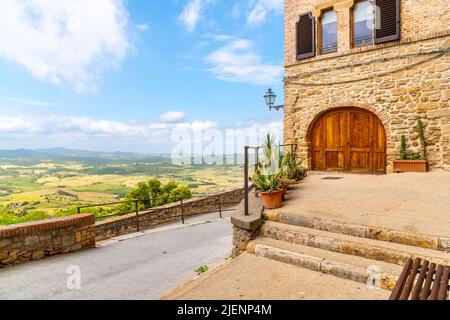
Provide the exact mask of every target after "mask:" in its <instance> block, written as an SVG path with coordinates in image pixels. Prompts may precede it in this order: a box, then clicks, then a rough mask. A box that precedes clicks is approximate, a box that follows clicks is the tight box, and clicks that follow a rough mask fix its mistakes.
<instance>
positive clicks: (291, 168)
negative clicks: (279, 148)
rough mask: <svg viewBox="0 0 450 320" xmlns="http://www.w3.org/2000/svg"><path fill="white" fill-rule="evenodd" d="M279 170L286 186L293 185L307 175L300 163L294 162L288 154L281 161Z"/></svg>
mask: <svg viewBox="0 0 450 320" xmlns="http://www.w3.org/2000/svg"><path fill="white" fill-rule="evenodd" d="M281 170H282V171H283V173H284V178H285V180H286V181H287V182H288V185H291V184H295V183H297V182H299V181H301V180H303V178H304V177H306V175H307V170H306V169H305V168H303V167H302V161H298V160H296V159H295V158H294V157H293V156H292V155H291V153H290V152H287V153H286V154H285V155H284V157H283V160H282V161H281Z"/></svg>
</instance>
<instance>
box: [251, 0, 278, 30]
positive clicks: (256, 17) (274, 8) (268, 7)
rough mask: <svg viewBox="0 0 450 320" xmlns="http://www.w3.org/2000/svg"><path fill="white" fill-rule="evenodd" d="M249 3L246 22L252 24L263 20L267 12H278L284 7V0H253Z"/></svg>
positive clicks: (257, 23)
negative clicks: (250, 5)
mask: <svg viewBox="0 0 450 320" xmlns="http://www.w3.org/2000/svg"><path fill="white" fill-rule="evenodd" d="M251 4H252V7H251V10H250V13H249V14H248V16H247V23H248V24H249V25H253V26H255V25H259V24H261V23H263V22H265V21H266V19H267V15H268V13H269V12H274V13H275V14H280V13H282V12H283V9H284V0H253V1H252V2H251Z"/></svg>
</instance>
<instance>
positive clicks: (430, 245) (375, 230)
mask: <svg viewBox="0 0 450 320" xmlns="http://www.w3.org/2000/svg"><path fill="white" fill-rule="evenodd" d="M267 215H268V219H269V220H270V221H274V222H281V223H285V224H289V225H296V226H299V227H306V228H313V229H318V230H323V231H330V232H334V233H342V234H346V235H351V236H355V237H361V238H369V239H373V240H381V241H386V242H393V243H400V244H406V245H409V246H415V247H421V248H427V249H435V250H440V251H445V252H450V237H445V236H442V235H440V236H438V235H429V234H421V233H412V232H407V231H404V230H398V229H390V228H385V227H380V226H366V225H362V224H356V223H352V222H347V221H337V220H333V219H329V218H324V217H318V216H313V215H304V214H303V215H302V214H299V213H292V212H283V211H280V210H274V211H267Z"/></svg>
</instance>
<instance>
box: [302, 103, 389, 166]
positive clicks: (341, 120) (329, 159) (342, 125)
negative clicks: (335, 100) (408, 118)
mask: <svg viewBox="0 0 450 320" xmlns="http://www.w3.org/2000/svg"><path fill="white" fill-rule="evenodd" d="M310 138H311V140H310V141H311V148H312V150H311V152H312V153H311V157H312V159H311V160H312V169H313V170H318V171H345V172H356V173H386V132H385V130H384V127H383V124H382V123H381V121H380V119H378V117H377V116H376V115H375V114H373V113H371V112H370V111H367V110H365V109H361V108H350V107H349V108H337V109H331V110H330V111H327V112H325V113H323V114H322V115H320V117H319V118H317V119H316V121H315V122H314V123H313V126H312V130H311V136H310Z"/></svg>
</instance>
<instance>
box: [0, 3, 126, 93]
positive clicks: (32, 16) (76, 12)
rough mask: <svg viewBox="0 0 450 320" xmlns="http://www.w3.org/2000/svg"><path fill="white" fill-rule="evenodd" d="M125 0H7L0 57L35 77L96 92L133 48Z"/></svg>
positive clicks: (1, 15) (0, 17) (0, 13)
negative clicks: (105, 74) (102, 78)
mask: <svg viewBox="0 0 450 320" xmlns="http://www.w3.org/2000/svg"><path fill="white" fill-rule="evenodd" d="M127 24H128V13H127V11H126V9H125V7H124V5H123V2H122V0H95V1H92V0H58V1H54V0H23V1H17V0H2V4H1V10H0V58H5V59H9V60H12V61H14V62H16V63H18V64H20V65H22V66H23V67H24V68H25V69H27V70H28V71H29V72H30V73H31V74H32V75H33V76H35V77H36V78H38V79H40V80H43V81H48V82H50V83H53V84H56V85H69V86H71V87H72V88H74V89H75V90H76V91H78V92H82V91H95V89H96V87H97V85H98V81H99V78H100V76H101V71H102V70H105V69H110V68H114V67H116V66H117V65H118V64H119V63H120V61H121V60H122V59H123V58H124V57H125V56H126V54H127V53H128V52H129V50H130V48H131V44H130V43H129V41H128V39H127V35H126V27H127Z"/></svg>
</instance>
